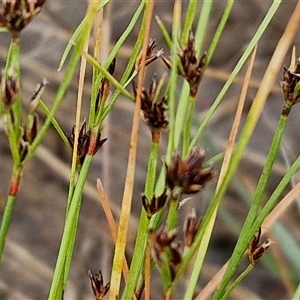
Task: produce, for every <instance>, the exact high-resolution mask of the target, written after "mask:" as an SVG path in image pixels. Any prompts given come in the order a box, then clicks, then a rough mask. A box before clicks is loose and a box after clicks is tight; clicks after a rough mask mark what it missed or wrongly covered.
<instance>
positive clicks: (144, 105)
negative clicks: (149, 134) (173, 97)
mask: <svg viewBox="0 0 300 300" xmlns="http://www.w3.org/2000/svg"><path fill="white" fill-rule="evenodd" d="M156 89H157V81H156V76H155V75H154V76H153V77H152V80H151V83H150V86H149V91H146V90H145V89H144V88H143V89H142V95H141V111H142V114H143V119H144V121H145V123H146V124H147V125H148V127H149V128H150V130H151V131H155V130H161V129H166V128H167V127H168V123H169V122H168V120H167V116H166V110H167V103H166V98H165V97H162V98H160V99H158V100H156V99H155V96H156ZM133 90H134V94H135V97H136V95H137V88H136V86H134V87H133Z"/></svg>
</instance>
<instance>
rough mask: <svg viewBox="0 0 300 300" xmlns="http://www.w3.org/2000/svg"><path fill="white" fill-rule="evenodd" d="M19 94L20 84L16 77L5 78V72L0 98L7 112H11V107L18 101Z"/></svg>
mask: <svg viewBox="0 0 300 300" xmlns="http://www.w3.org/2000/svg"><path fill="white" fill-rule="evenodd" d="M18 94H19V84H18V80H17V78H16V77H15V76H7V78H5V75H4V72H3V73H2V78H1V90H0V97H1V101H2V104H3V108H4V110H5V111H8V110H10V108H11V106H12V105H13V104H14V102H15V101H16V100H17V97H18Z"/></svg>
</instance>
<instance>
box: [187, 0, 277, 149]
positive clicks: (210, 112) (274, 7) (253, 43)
mask: <svg viewBox="0 0 300 300" xmlns="http://www.w3.org/2000/svg"><path fill="white" fill-rule="evenodd" d="M280 3H281V1H274V2H273V4H272V6H271V8H270V9H269V11H268V13H267V14H266V16H265V18H264V19H263V21H262V23H261V24H260V26H259V28H258V29H257V30H256V32H255V34H254V36H253V38H252V39H251V41H250V43H249V45H248V47H247V48H246V50H245V51H244V52H243V55H242V56H241V58H240V59H239V61H238V63H237V64H236V66H235V67H234V69H233V71H232V72H231V74H230V76H229V77H228V79H227V81H226V83H225V84H224V86H223V88H222V89H221V91H220V93H219V94H218V96H217V98H216V100H215V101H214V103H213V105H212V106H211V107H210V109H209V110H208V112H207V115H206V117H205V118H204V120H203V122H202V123H201V125H200V126H199V128H198V129H197V132H196V134H195V136H194V137H193V140H192V141H191V144H190V150H191V149H193V148H194V147H195V145H196V143H197V142H198V140H199V139H200V137H201V136H202V134H203V132H204V130H205V128H206V127H207V124H208V122H209V120H210V119H211V117H212V116H213V114H214V113H215V111H216V109H217V108H218V107H219V105H220V103H221V101H222V100H223V97H224V96H225V94H226V92H227V90H228V89H229V87H230V86H231V84H232V82H233V80H234V78H235V77H236V76H237V74H238V73H239V71H240V70H241V68H242V67H243V65H244V64H245V62H246V61H247V59H248V57H249V56H250V54H251V53H252V51H253V49H254V47H255V46H256V45H257V43H258V41H259V39H260V38H261V36H262V35H263V33H264V32H265V30H266V28H267V27H268V25H269V23H270V21H271V20H272V18H273V16H274V14H275V12H276V11H277V9H278V7H279V5H280ZM228 5H230V3H228ZM220 30H221V29H220ZM217 32H218V30H217ZM217 32H216V34H215V35H218V34H217ZM215 47H216V46H214V45H213V43H212V45H211V46H210V49H209V51H208V57H207V64H208V63H209V61H210V57H211V55H212V53H213V52H214V50H215Z"/></svg>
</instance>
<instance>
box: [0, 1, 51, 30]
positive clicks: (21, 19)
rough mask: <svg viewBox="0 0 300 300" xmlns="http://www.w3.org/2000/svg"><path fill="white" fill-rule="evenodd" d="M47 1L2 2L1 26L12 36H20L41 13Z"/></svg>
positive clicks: (0, 10)
mask: <svg viewBox="0 0 300 300" xmlns="http://www.w3.org/2000/svg"><path fill="white" fill-rule="evenodd" d="M45 1H46V0H2V5H1V9H0V26H1V27H6V28H7V30H8V31H10V32H11V34H12V36H18V35H19V33H20V31H21V30H22V29H23V28H24V27H26V26H27V25H28V24H29V23H30V22H31V20H32V19H33V18H34V17H35V16H36V15H37V14H38V13H39V12H40V11H41V9H42V6H43V5H44V3H45Z"/></svg>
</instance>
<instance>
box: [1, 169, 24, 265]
mask: <svg viewBox="0 0 300 300" xmlns="http://www.w3.org/2000/svg"><path fill="white" fill-rule="evenodd" d="M22 171H23V170H22V168H21V167H20V166H14V168H13V173H12V176H11V181H10V188H9V194H8V197H7V200H6V204H5V209H4V213H3V216H2V222H1V228H0V262H1V260H2V254H3V250H4V247H5V241H6V236H7V233H8V229H9V225H10V221H11V218H12V214H13V211H14V205H15V200H16V195H17V194H18V191H19V188H20V182H21V178H22Z"/></svg>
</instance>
